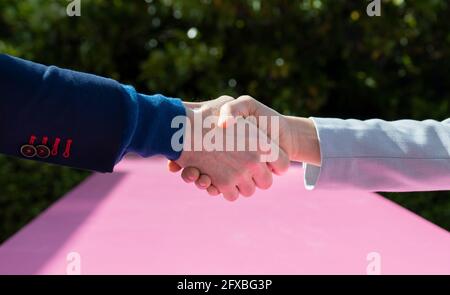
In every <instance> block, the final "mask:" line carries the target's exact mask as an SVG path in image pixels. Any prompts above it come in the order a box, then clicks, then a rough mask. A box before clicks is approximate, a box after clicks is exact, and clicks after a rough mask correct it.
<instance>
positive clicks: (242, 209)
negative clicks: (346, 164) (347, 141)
mask: <svg viewBox="0 0 450 295" xmlns="http://www.w3.org/2000/svg"><path fill="white" fill-rule="evenodd" d="M116 171H117V172H116V173H114V174H109V175H100V174H96V175H94V176H92V177H91V178H89V179H88V180H87V181H85V182H84V183H82V184H81V185H80V186H79V187H77V188H76V189H74V190H73V191H72V192H70V193H69V194H67V195H66V196H65V197H64V198H62V199H61V200H60V201H59V202H57V203H56V204H54V205H53V206H52V207H50V208H49V209H48V210H47V211H45V212H44V213H42V214H41V215H40V216H39V217H38V218H37V219H36V220H34V221H33V222H31V223H30V224H29V225H27V226H26V227H25V228H23V229H22V230H21V231H20V232H19V233H17V234H16V235H15V236H14V237H12V238H11V239H10V240H8V241H7V242H5V243H4V244H3V245H2V246H1V247H0V274H65V273H66V267H67V260H66V258H67V254H68V253H70V252H78V253H79V254H80V258H81V264H80V267H81V273H82V274H366V268H367V265H368V261H367V260H366V257H367V254H368V253H370V252H378V253H379V254H380V255H381V264H380V266H381V273H383V274H429V273H433V274H450V235H449V233H448V232H447V231H445V230H443V229H441V228H439V227H437V226H435V225H433V224H431V223H429V222H427V221H425V220H424V219H422V218H420V217H418V216H416V215H414V214H413V213H411V212H409V211H407V210H405V209H403V208H401V207H399V206H397V205H395V204H393V203H391V202H390V201H388V200H385V199H384V198H382V197H380V196H378V195H376V194H371V193H364V192H356V191H346V192H329V191H328V192H327V191H313V192H308V191H305V189H304V188H303V180H302V170H301V169H300V168H299V167H295V168H293V169H291V170H290V172H289V173H288V174H287V175H286V176H283V177H277V178H276V179H275V182H274V186H273V188H272V189H270V190H268V191H259V192H257V194H256V195H255V196H254V197H252V198H249V199H240V200H238V201H237V202H235V203H229V202H226V201H225V200H223V199H221V198H217V197H216V198H215V197H209V196H207V195H206V194H205V193H203V192H200V191H197V190H196V189H195V188H194V187H191V186H190V185H187V184H184V183H183V182H182V181H181V179H179V175H173V174H168V173H167V172H166V168H165V162H164V161H162V160H136V159H128V160H125V161H123V162H122V163H121V164H120V165H119V167H118V168H117V169H116Z"/></svg>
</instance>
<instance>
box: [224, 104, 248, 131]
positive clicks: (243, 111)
mask: <svg viewBox="0 0 450 295" xmlns="http://www.w3.org/2000/svg"><path fill="white" fill-rule="evenodd" d="M249 115H250V109H249V108H248V107H247V106H246V103H245V102H244V101H243V100H240V99H236V100H233V101H230V102H227V103H225V104H224V105H222V107H221V108H220V114H219V120H218V123H217V125H218V126H219V127H221V128H226V127H228V126H233V125H234V124H235V123H236V118H237V117H244V118H245V117H248V116H249Z"/></svg>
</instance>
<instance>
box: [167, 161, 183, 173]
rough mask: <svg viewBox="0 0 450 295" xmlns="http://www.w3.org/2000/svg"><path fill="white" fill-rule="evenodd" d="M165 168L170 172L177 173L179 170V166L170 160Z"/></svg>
mask: <svg viewBox="0 0 450 295" xmlns="http://www.w3.org/2000/svg"><path fill="white" fill-rule="evenodd" d="M167 168H168V169H169V171H170V172H178V171H180V170H181V166H180V165H178V164H177V163H175V162H174V161H170V160H169V161H168V162H167Z"/></svg>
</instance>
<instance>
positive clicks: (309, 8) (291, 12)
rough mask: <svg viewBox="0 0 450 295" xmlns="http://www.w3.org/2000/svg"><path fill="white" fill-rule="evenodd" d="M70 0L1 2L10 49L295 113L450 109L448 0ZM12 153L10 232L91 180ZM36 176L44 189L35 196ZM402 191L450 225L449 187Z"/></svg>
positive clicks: (128, 79) (6, 204)
mask: <svg viewBox="0 0 450 295" xmlns="http://www.w3.org/2000/svg"><path fill="white" fill-rule="evenodd" d="M68 2H69V1H65V0H21V1H9V0H3V1H0V52H6V53H10V54H13V55H16V56H20V57H24V58H27V59H31V60H35V61H39V62H42V63H46V64H55V65H58V66H61V67H68V68H72V69H77V70H82V71H86V72H92V73H96V74H99V75H103V76H108V77H112V78H114V79H118V80H120V81H121V82H125V83H129V84H133V85H135V86H137V88H138V89H139V90H140V91H142V92H148V93H155V92H160V93H164V94H166V95H171V96H175V97H182V98H183V99H186V100H188V99H193V100H205V99H209V98H214V97H217V96H219V95H222V94H230V95H240V94H250V95H252V96H254V97H256V98H258V99H259V100H261V101H262V102H264V103H266V104H268V105H270V106H272V107H274V108H276V109H277V110H278V111H280V112H283V113H285V114H296V115H302V116H311V115H314V116H330V117H341V118H349V117H354V118H360V119H366V118H373V117H378V118H383V119H388V120H393V119H400V118H412V119H426V118H433V119H437V120H441V119H444V118H447V117H448V116H449V113H450V109H449V108H450V106H449V101H450V89H449V87H450V84H449V83H448V81H449V77H450V76H449V74H448V72H449V70H448V69H449V68H450V30H449V28H450V18H449V17H448V15H449V13H450V8H449V3H448V1H445V0H429V1H403V0H391V1H389V0H388V1H383V2H382V3H383V4H382V6H383V7H382V16H381V17H375V18H370V17H368V16H367V15H366V13H365V10H366V5H367V3H368V2H367V1H365V0H358V1H349V0H298V1H287V0H274V1H261V0H240V1H226V0H163V1H156V0H147V1H144V0H133V1H130V0H82V1H81V2H82V11H81V13H82V16H81V17H72V18H70V17H67V16H66V14H65V7H66V5H67V3H68ZM0 161H1V162H0V182H1V183H2V184H3V186H9V187H13V189H5V188H1V189H0V198H1V203H0V204H2V206H1V207H0V208H1V211H0V224H1V226H0V229H1V230H0V240H1V239H2V238H5V237H6V236H7V235H9V234H11V233H12V232H13V231H14V230H15V229H17V228H18V227H19V226H21V225H22V224H23V222H24V221H26V220H29V218H30V217H31V216H32V215H35V214H36V213H37V212H39V211H40V210H41V209H42V208H43V207H45V206H46V205H47V204H48V203H49V202H51V201H53V200H55V199H56V198H57V197H58V196H60V195H61V194H62V193H63V192H64V191H66V190H68V189H69V188H70V187H72V186H73V185H74V184H75V183H76V182H78V181H80V180H81V179H83V177H84V176H85V173H82V172H78V171H75V170H70V169H66V168H60V167H50V166H47V165H41V164H30V163H28V162H23V161H18V160H12V159H6V158H0ZM29 165H31V166H29ZM30 167H32V169H31V168H30ZM24 171H27V173H25V172H24ZM24 174H26V177H27V178H26V179H29V181H24V180H23V177H24V176H23V175H24ZM42 175H46V176H45V177H44V179H42V178H41V177H42ZM33 184H34V186H33V187H34V188H35V189H34V190H35V191H37V192H39V191H45V193H42V194H34V195H33V198H31V197H24V196H27V195H30V192H31V191H30V190H29V187H30V185H33ZM390 196H392V198H393V199H394V200H396V201H398V202H400V203H401V204H403V205H404V206H407V207H409V208H411V209H412V210H414V211H416V212H418V213H419V214H422V215H424V216H425V217H426V218H428V219H430V220H432V221H434V222H436V223H438V224H440V225H441V226H443V227H446V228H450V220H449V216H448V214H449V211H450V199H449V198H448V197H449V194H448V193H447V192H439V193H416V194H390ZM23 208H29V209H26V210H25V209H23ZM11 212H12V213H11Z"/></svg>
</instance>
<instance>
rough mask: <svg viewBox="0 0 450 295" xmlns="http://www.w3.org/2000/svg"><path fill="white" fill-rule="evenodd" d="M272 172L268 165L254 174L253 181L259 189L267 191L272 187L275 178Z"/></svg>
mask: <svg viewBox="0 0 450 295" xmlns="http://www.w3.org/2000/svg"><path fill="white" fill-rule="evenodd" d="M271 172H272V171H271V170H270V169H269V167H268V165H263V166H262V168H261V169H260V170H258V171H256V172H255V173H254V174H253V181H254V183H255V185H256V187H257V188H260V189H262V190H266V189H268V188H270V187H271V186H272V183H273V177H272V173H271Z"/></svg>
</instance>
